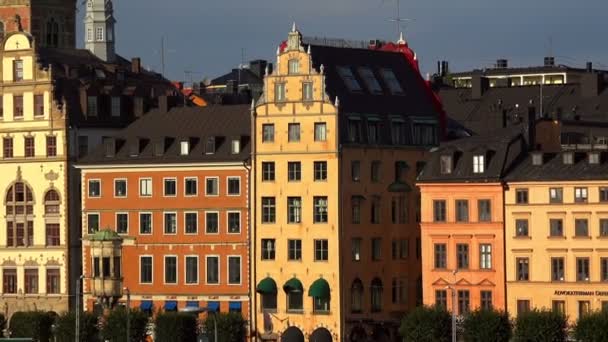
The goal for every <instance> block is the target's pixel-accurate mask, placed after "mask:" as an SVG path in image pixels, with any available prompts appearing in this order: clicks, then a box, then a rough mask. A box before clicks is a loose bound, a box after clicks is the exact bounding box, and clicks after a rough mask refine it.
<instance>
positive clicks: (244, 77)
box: [210, 68, 264, 85]
mask: <svg viewBox="0 0 608 342" xmlns="http://www.w3.org/2000/svg"><path fill="white" fill-rule="evenodd" d="M228 81H237V82H238V83H239V84H241V85H242V84H262V83H264V80H263V79H262V78H260V77H259V76H258V75H256V74H255V73H254V72H253V71H251V70H249V69H248V68H239V69H232V71H230V72H229V73H227V74H225V75H222V76H219V77H217V78H214V79H213V80H211V82H210V84H211V85H226V84H227V83H228Z"/></svg>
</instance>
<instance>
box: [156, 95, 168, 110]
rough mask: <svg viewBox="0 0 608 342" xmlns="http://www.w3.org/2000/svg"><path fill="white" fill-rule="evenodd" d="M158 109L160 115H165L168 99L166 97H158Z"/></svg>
mask: <svg viewBox="0 0 608 342" xmlns="http://www.w3.org/2000/svg"><path fill="white" fill-rule="evenodd" d="M158 109H159V111H160V112H161V113H167V112H168V111H169V99H168V98H167V95H161V96H159V97H158Z"/></svg>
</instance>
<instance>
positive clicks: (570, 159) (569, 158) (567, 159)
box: [562, 152, 574, 165]
mask: <svg viewBox="0 0 608 342" xmlns="http://www.w3.org/2000/svg"><path fill="white" fill-rule="evenodd" d="M562 159H563V162H564V164H566V165H572V164H574V154H573V153H572V152H566V153H564V154H563V155H562Z"/></svg>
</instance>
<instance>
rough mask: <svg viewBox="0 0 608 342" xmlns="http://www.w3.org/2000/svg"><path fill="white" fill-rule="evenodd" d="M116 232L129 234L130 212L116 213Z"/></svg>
mask: <svg viewBox="0 0 608 342" xmlns="http://www.w3.org/2000/svg"><path fill="white" fill-rule="evenodd" d="M116 232H117V233H118V234H127V233H128V232H129V214H127V213H117V214H116Z"/></svg>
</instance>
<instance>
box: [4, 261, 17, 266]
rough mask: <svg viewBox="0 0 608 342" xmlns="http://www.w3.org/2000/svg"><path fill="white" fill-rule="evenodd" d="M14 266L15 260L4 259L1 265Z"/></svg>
mask: <svg viewBox="0 0 608 342" xmlns="http://www.w3.org/2000/svg"><path fill="white" fill-rule="evenodd" d="M15 266H17V263H16V262H15V260H11V259H5V260H3V261H2V267H15Z"/></svg>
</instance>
